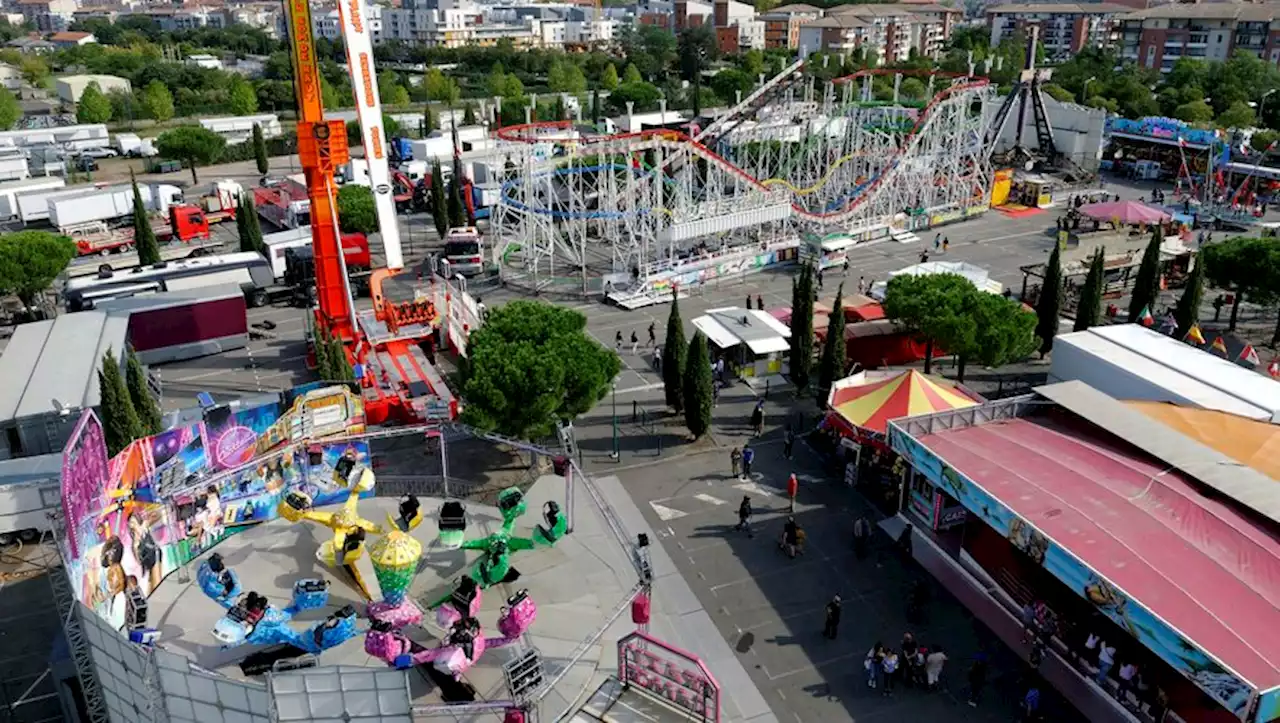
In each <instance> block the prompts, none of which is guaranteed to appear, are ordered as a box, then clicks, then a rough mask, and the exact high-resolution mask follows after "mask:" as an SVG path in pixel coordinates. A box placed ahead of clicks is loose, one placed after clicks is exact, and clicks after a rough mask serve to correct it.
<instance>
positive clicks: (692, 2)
mask: <svg viewBox="0 0 1280 723" xmlns="http://www.w3.org/2000/svg"><path fill="white" fill-rule="evenodd" d="M714 14H715V8H714V6H712V5H710V4H709V3H702V2H697V1H696V0H676V2H675V4H674V12H673V21H674V25H675V29H676V31H677V32H679V31H681V30H684V29H685V28H694V27H697V26H699V25H710V24H712V22H713V21H714Z"/></svg>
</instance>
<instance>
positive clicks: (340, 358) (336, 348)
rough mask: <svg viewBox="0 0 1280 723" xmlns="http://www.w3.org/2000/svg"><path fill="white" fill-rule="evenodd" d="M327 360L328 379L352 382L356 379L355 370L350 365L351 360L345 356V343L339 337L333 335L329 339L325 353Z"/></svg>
mask: <svg viewBox="0 0 1280 723" xmlns="http://www.w3.org/2000/svg"><path fill="white" fill-rule="evenodd" d="M325 356H326V358H327V359H328V362H329V376H328V377H326V379H327V380H328V381H332V382H353V381H355V380H356V371H355V369H354V368H352V366H351V360H350V359H348V358H347V347H346V344H343V343H342V339H340V338H339V337H336V336H335V337H333V338H332V339H330V340H329V349H328V353H327V354H326V355H325Z"/></svg>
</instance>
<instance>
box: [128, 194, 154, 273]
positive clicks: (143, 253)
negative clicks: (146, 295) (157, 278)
mask: <svg viewBox="0 0 1280 723" xmlns="http://www.w3.org/2000/svg"><path fill="white" fill-rule="evenodd" d="M132 176H133V174H132V173H130V179H131V180H132V182H133V244H134V247H135V248H136V249H137V250H138V263H139V264H140V265H142V266H150V265H152V264H158V263H160V246H159V245H158V244H157V243H156V232H155V231H153V230H152V229H151V216H150V215H149V214H148V213H147V207H146V206H145V205H144V204H143V203H142V191H140V190H138V180H137V179H136V178H133V177H132Z"/></svg>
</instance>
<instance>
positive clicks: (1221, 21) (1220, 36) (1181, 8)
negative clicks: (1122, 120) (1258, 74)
mask: <svg viewBox="0 0 1280 723" xmlns="http://www.w3.org/2000/svg"><path fill="white" fill-rule="evenodd" d="M1120 22H1121V26H1120V35H1121V41H1120V54H1121V58H1123V59H1124V60H1128V61H1131V62H1135V63H1138V64H1140V65H1142V66H1144V67H1147V68H1157V69H1159V70H1160V72H1162V73H1167V72H1169V70H1170V69H1172V68H1173V64H1174V63H1176V62H1178V59H1179V58H1196V59H1200V60H1226V59H1227V58H1229V57H1231V55H1232V53H1234V52H1235V51H1237V50H1242V51H1245V52H1248V53H1251V54H1253V55H1256V56H1258V57H1259V58H1262V59H1263V60H1266V61H1267V62H1269V63H1271V64H1273V65H1276V64H1280V6H1277V5H1275V4H1255V3H1236V2H1219V3H1204V4H1198V5H1162V6H1159V7H1154V8H1148V9H1146V10H1139V11H1137V12H1134V13H1130V14H1128V15H1124V16H1122V17H1121V18H1120Z"/></svg>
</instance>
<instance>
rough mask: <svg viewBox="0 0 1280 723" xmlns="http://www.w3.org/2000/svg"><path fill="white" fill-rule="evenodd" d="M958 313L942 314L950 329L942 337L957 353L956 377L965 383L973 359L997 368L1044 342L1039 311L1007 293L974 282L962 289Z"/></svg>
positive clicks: (950, 349)
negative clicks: (1038, 330) (991, 291)
mask: <svg viewBox="0 0 1280 723" xmlns="http://www.w3.org/2000/svg"><path fill="white" fill-rule="evenodd" d="M961 294H962V302H961V305H960V307H959V309H958V313H956V314H947V315H945V316H943V317H942V318H941V322H942V323H941V326H942V328H944V329H946V331H944V332H943V334H942V335H941V336H940V337H939V343H941V344H942V345H943V346H944V347H945V348H946V349H947V350H948V351H950V352H951V353H952V354H955V356H956V378H957V380H958V381H960V382H961V383H964V374H965V369H966V367H967V365H968V363H969V362H970V361H977V362H978V363H980V364H982V365H983V366H984V367H989V368H995V367H1000V366H1004V365H1005V364H1009V363H1011V362H1017V361H1022V360H1023V359H1025V358H1026V357H1027V355H1028V354H1030V353H1031V352H1032V351H1034V350H1035V349H1036V347H1037V346H1042V345H1043V342H1041V340H1040V339H1039V338H1038V337H1037V336H1036V333H1035V329H1036V324H1037V318H1036V315H1035V314H1034V313H1033V312H1030V311H1027V310H1026V309H1024V308H1023V307H1022V304H1020V303H1018V302H1016V301H1014V300H1012V299H1006V298H1004V297H1003V296H998V295H996V294H989V293H987V292H985V291H979V290H978V289H977V288H976V287H974V286H973V285H972V284H970V285H969V288H968V289H967V290H966V291H963V292H961Z"/></svg>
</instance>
